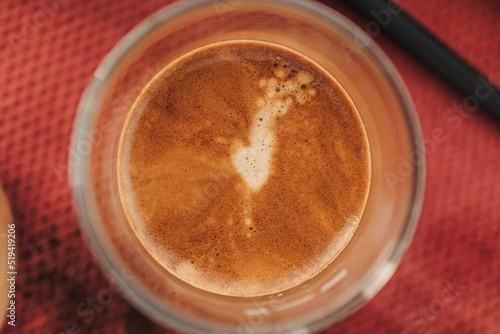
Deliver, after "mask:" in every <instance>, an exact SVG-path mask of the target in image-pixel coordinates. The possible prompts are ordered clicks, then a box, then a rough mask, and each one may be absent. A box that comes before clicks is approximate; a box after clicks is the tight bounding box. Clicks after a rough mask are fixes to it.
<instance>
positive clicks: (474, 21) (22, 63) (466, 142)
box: [0, 0, 500, 334]
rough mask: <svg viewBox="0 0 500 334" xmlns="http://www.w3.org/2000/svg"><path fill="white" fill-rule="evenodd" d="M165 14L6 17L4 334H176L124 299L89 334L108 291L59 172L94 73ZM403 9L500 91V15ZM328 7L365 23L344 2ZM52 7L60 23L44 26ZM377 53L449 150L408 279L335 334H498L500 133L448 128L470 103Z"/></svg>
mask: <svg viewBox="0 0 500 334" xmlns="http://www.w3.org/2000/svg"><path fill="white" fill-rule="evenodd" d="M170 2H171V1H165V0H151V1H142V0H110V1H105V2H104V1H98V0H91V1H78V0H58V1H55V0H3V1H2V2H1V3H0V87H1V96H0V180H1V182H2V183H3V184H4V187H5V190H6V193H7V195H8V197H9V199H10V201H11V206H12V211H13V215H14V219H15V222H16V224H17V237H18V239H17V241H18V254H17V256H18V265H19V269H18V272H19V274H18V276H17V292H18V294H17V296H16V301H17V307H18V308H17V322H16V327H15V328H13V327H10V326H7V327H5V328H4V329H3V330H2V333H60V332H63V333H64V332H65V330H66V329H67V328H66V329H65V326H66V325H67V324H68V323H71V321H75V322H76V323H77V324H78V325H79V326H80V328H81V333H113V334H119V333H132V334H133V333H169V332H168V331H166V330H164V329H162V328H160V327H159V326H157V325H155V324H154V323H152V322H151V321H150V320H148V319H147V318H146V317H145V316H143V315H141V314H140V313H139V312H137V311H135V310H134V309H133V308H132V307H130V306H129V305H128V304H127V303H126V302H125V301H124V300H123V299H122V298H121V297H119V296H118V295H114V296H113V299H112V301H111V302H110V303H109V304H108V305H106V306H105V307H103V309H102V310H101V311H100V312H96V314H95V318H94V319H93V321H92V323H91V324H90V325H88V324H86V323H85V322H82V321H81V319H80V318H79V317H78V316H77V314H76V308H77V307H78V305H79V304H80V303H82V302H85V301H86V300H87V298H88V297H91V298H95V297H96V295H97V294H98V293H99V291H101V290H102V289H105V288H108V286H109V284H108V282H107V281H106V279H105V278H104V277H103V275H102V274H101V273H100V270H99V268H98V267H97V265H96V264H95V263H94V261H93V259H92V257H91V254H90V251H89V249H88V248H87V246H86V245H85V243H84V241H83V239H82V237H81V235H80V231H79V227H78V224H77V220H76V217H75V214H74V212H73V209H72V206H71V199H70V193H69V187H68V182H67V175H66V171H65V170H63V171H62V172H61V170H60V169H58V168H54V166H60V165H61V164H65V163H66V161H67V156H68V146H69V140H70V133H71V129H72V122H73V119H74V117H75V111H76V106H77V103H78V101H79V98H80V95H81V93H82V91H83V89H84V88H85V85H86V83H87V81H88V78H89V77H90V76H91V75H92V73H93V71H94V70H95V69H96V67H97V66H98V64H99V62H100V61H101V60H102V58H103V57H104V56H105V55H106V53H107V52H108V51H109V50H110V49H111V48H112V47H113V46H114V44H115V43H116V42H118V40H119V39H120V38H121V37H123V36H124V35H125V34H126V33H127V32H128V31H129V30H130V29H131V28H132V27H134V26H135V25H136V24H137V23H139V22H140V21H142V20H143V19H144V18H145V17H146V16H148V15H149V14H151V13H153V12H154V11H156V10H157V9H159V8H161V7H162V6H164V5H166V4H167V3H170ZM326 2H327V1H325V3H326ZM402 2H403V6H404V7H405V8H407V9H408V11H409V12H410V13H411V14H413V15H414V16H415V17H416V18H418V19H419V20H420V21H421V22H422V23H423V24H425V25H426V26H427V27H429V28H430V29H431V30H432V31H433V32H434V33H436V34H437V35H438V36H439V37H441V38H442V39H443V40H445V41H446V42H447V43H448V44H449V45H451V46H452V47H453V48H454V49H455V50H457V51H458V52H459V53H461V54H462V55H463V56H464V57H465V58H466V59H467V60H469V61H470V62H471V63H473V64H474V65H475V66H476V67H477V68H479V69H480V70H481V71H482V72H483V73H485V74H486V75H488V76H489V77H490V78H491V80H493V81H494V82H496V83H497V84H498V83H499V82H500V34H499V33H498V32H499V31H500V22H499V21H498V17H500V2H498V1H494V0H445V1H444V0H443V1H415V0H403V1H402ZM327 3H329V4H330V5H331V6H332V7H334V8H336V9H338V10H339V11H341V12H343V13H344V14H346V15H347V16H349V17H351V18H352V19H353V20H354V21H355V22H357V23H359V24H362V25H364V23H365V22H366V21H364V20H363V19H362V18H360V17H358V16H357V15H355V14H354V13H352V12H351V11H350V10H349V9H347V8H345V7H344V6H343V5H341V4H339V3H338V2H335V1H328V2H327ZM55 4H58V5H57V6H56V5H55ZM43 6H47V7H48V8H49V9H48V10H51V11H52V13H53V15H50V17H48V18H47V17H46V16H44V15H42V14H39V13H40V11H41V8H42V7H43ZM30 22H31V23H30ZM35 24H36V25H35ZM376 40H377V41H378V42H379V44H380V45H381V47H382V48H383V49H384V50H385V52H386V53H387V54H388V55H389V56H390V58H391V59H392V60H393V62H394V63H395V65H396V67H397V68H398V69H399V71H400V72H401V74H402V76H403V78H404V80H405V81H406V83H407V85H408V87H409V90H410V92H411V94H412V96H413V98H414V101H415V104H416V106H417V109H418V113H419V115H420V119H421V122H422V127H423V132H424V136H425V137H426V138H431V136H432V132H433V130H435V129H443V130H444V133H445V136H446V137H445V138H446V140H445V141H444V142H443V143H440V144H437V145H436V146H435V147H433V148H432V150H429V152H428V154H427V159H428V170H427V188H426V198H425V204H424V209H423V213H422V217H421V220H420V225H419V228H418V230H417V233H416V236H415V238H414V241H413V243H412V245H411V247H410V249H409V251H408V253H407V255H406V257H405V259H404V261H403V262H402V265H401V267H400V268H399V269H398V271H397V272H396V274H395V276H394V277H393V278H392V279H391V281H390V282H389V283H388V284H387V286H386V287H385V288H384V289H383V290H382V291H381V292H380V293H379V294H378V295H377V296H376V297H375V298H374V299H373V300H372V301H370V302H369V303H368V304H366V305H365V306H364V307H362V308H361V309H360V310H359V311H358V312H357V313H355V314H354V315H353V316H351V317H350V318H348V319H347V320H346V321H344V322H342V323H341V324H339V325H337V326H336V327H333V328H331V329H330V330H328V331H327V332H326V333H329V334H333V333H349V334H351V333H352V334H354V333H383V334H386V333H396V334H413V333H454V334H455V333H458V334H460V333H464V334H465V333H466V334H472V333H478V334H488V333H499V332H500V313H499V312H500V311H499V310H500V261H499V259H500V205H499V204H500V171H499V168H498V167H499V166H500V126H499V125H498V123H497V124H495V123H493V122H492V121H491V120H490V119H489V118H488V117H485V116H484V115H482V114H481V113H480V112H475V113H472V114H471V115H470V117H468V118H459V119H460V120H461V121H460V124H457V123H450V122H446V120H445V119H444V118H443V114H445V113H446V112H447V111H448V110H449V109H453V108H454V106H455V105H460V104H462V103H463V99H464V97H463V96H461V95H460V94H458V93H456V92H455V91H454V90H453V89H452V88H450V87H449V86H448V85H447V84H446V83H444V82H443V81H442V80H441V79H440V78H438V77H437V76H436V75H434V74H433V73H431V72H430V71H429V70H427V69H426V68H424V67H423V66H422V65H421V64H420V63H419V62H418V61H417V60H415V59H414V58H412V57H411V56H410V55H409V54H407V53H406V52H404V51H402V50H401V49H400V48H399V47H398V46H397V45H396V44H394V43H393V42H392V41H390V40H389V39H388V38H387V37H385V36H383V35H381V36H377V37H376ZM450 284H452V285H453V284H455V285H457V286H458V287H457V288H456V289H455V292H456V294H455V295H454V297H455V298H452V297H453V296H450V295H444V296H443V295H442V291H443V289H444V287H446V286H447V285H450ZM68 332H71V331H68Z"/></svg>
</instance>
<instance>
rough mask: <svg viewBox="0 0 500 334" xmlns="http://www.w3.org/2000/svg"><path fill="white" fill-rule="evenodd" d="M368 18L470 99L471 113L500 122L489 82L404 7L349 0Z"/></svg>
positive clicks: (499, 98)
mask: <svg viewBox="0 0 500 334" xmlns="http://www.w3.org/2000/svg"><path fill="white" fill-rule="evenodd" d="M345 3H346V4H349V5H351V6H352V7H353V8H355V9H356V10H357V11H358V12H359V13H361V14H363V15H364V16H366V17H367V18H368V19H369V20H370V21H371V22H373V25H377V26H376V27H375V28H378V27H379V28H380V29H382V30H384V31H385V32H386V33H387V34H388V35H390V36H391V37H392V38H393V39H394V40H395V41H397V42H398V43H399V44H400V45H401V46H403V47H404V48H406V49H407V50H408V51H409V52H410V53H412V54H413V55H415V56H416V57H417V58H419V59H420V60H421V61H422V62H423V63H425V64H426V65H427V66H428V67H429V68H430V69H431V70H432V71H433V72H435V73H437V74H439V75H440V76H441V77H442V78H444V79H445V80H446V81H448V82H449V83H450V84H452V85H453V86H454V87H455V88H457V89H458V90H459V91H460V92H462V93H463V94H465V95H466V97H465V99H464V105H465V106H466V107H467V109H469V110H475V109H477V108H478V107H481V108H482V109H484V111H487V112H489V113H490V114H491V115H492V116H493V117H495V118H496V119H497V120H499V121H500V93H499V92H498V89H497V88H496V87H495V86H494V85H493V84H492V83H490V82H489V81H488V79H487V78H486V77H485V76H483V75H482V74H480V73H479V72H478V71H477V70H475V69H474V68H473V67H472V66H471V65H469V64H468V63H467V62H466V61H465V60H463V59H462V58H461V57H460V56H459V55H458V54H457V53H455V52H454V51H453V50H451V49H450V48H449V47H448V46H446V45H445V44H444V43H443V42H442V41H440V40H439V39H438V38H437V37H436V36H434V35H433V34H432V33H430V32H429V31H428V30H427V29H426V28H425V27H423V26H422V25H421V24H419V23H418V22H417V21H415V20H414V19H413V18H412V17H411V16H409V15H408V14H406V13H405V12H404V11H403V10H402V8H401V6H399V5H398V4H396V3H393V2H387V1H384V0H347V1H345Z"/></svg>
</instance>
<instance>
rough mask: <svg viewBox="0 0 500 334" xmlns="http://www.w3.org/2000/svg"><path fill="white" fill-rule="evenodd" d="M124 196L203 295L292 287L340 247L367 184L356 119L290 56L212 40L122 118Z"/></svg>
mask: <svg viewBox="0 0 500 334" xmlns="http://www.w3.org/2000/svg"><path fill="white" fill-rule="evenodd" d="M118 159H119V161H118V177H119V189H120V196H121V200H122V203H123V206H124V209H125V212H126V214H127V217H128V219H129V221H130V224H131V226H132V228H133V230H134V231H135V233H136V234H137V236H138V238H139V240H140V241H141V243H142V244H143V245H144V247H145V248H146V249H147V251H148V252H150V253H151V255H152V256H153V257H154V258H155V259H156V260H157V261H158V262H159V263H160V264H161V265H162V266H163V267H165V268H166V269H167V270H168V271H169V272H170V273H172V274H173V275H175V276H177V277H178V278H179V279H181V280H183V281H185V282H187V283H189V284H191V285H193V286H196V287H198V288H201V289H204V290H207V291H211V292H214V293H219V294H224V295H232V296H256V295H264V294H269V293H274V292H278V291H282V290H285V289H288V288H290V287H293V286H296V285H298V284H300V283H302V282H304V281H306V280H307V279H309V278H311V277H312V276H314V275H315V274H317V273H318V272H319V271H321V270H322V269H323V268H324V267H325V266H327V265H328V264H329V263H330V262H331V261H333V259H334V258H335V257H336V256H337V255H338V254H339V252H340V251H341V250H342V249H343V248H344V247H345V246H346V244H347V243H348V242H349V240H350V238H351V237H352V235H353V233H354V232H355V230H356V228H357V226H358V224H359V220H360V217H361V214H362V212H363V209H364V205H365V201H366V196H367V192H368V188H369V181H370V157H369V149H368V142H367V138H366V134H365V132H364V128H363V125H362V123H361V119H360V117H359V115H358V113H357V111H356V109H355V108H354V106H353V105H352V103H351V101H350V100H349V98H348V97H347V96H346V94H345V93H344V92H343V90H342V88H341V87H340V86H339V85H338V83H337V82H336V81H335V80H334V79H333V77H331V75H329V74H328V73H327V72H326V71H324V70H323V69H322V68H321V67H319V65H317V64H316V63H314V62H313V61H311V60H310V59H308V58H306V57H305V56H303V55H301V54H298V53H296V52H294V51H292V50H290V49H287V48H283V47H281V46H278V45H275V44H270V43H263V42H255V41H232V42H223V43H216V44H212V45H208V46H206V47H203V48H200V49H197V50H195V51H192V52H191V53H189V54H187V55H184V56H182V57H181V58H179V59H177V60H176V61H174V62H172V63H171V64H169V65H168V66H167V67H165V68H164V69H163V70H162V71H161V72H160V73H158V75H156V77H155V78H154V79H153V80H152V81H151V82H150V83H149V84H148V85H147V86H146V87H145V88H144V90H143V91H142V93H141V95H140V96H139V98H138V99H137V100H136V102H135V104H134V106H133V107H132V109H131V111H130V113H129V115H128V118H127V121H126V123H125V126H124V129H123V132H122V137H121V142H120V147H119V157H118Z"/></svg>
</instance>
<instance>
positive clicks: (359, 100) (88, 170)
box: [69, 0, 425, 334]
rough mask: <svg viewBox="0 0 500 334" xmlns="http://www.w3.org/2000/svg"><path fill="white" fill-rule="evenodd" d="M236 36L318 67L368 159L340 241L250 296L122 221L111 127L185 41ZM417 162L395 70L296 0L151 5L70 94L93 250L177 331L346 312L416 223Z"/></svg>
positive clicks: (389, 268) (321, 12)
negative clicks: (167, 255)
mask: <svg viewBox="0 0 500 334" xmlns="http://www.w3.org/2000/svg"><path fill="white" fill-rule="evenodd" d="M242 39H244V40H260V41H267V42H272V43H276V44H279V45H283V46H286V47H288V48H291V49H294V50H295V51H298V52H300V53H302V54H304V55H306V56H307V57H309V58H311V59H312V60H314V61H316V62H317V63H318V64H320V65H321V66H322V67H324V68H325V69H326V70H327V71H329V72H330V73H331V74H332V75H333V76H334V77H335V78H336V79H337V80H338V82H339V83H340V84H341V85H342V86H343V87H344V89H345V91H346V92H347V93H348V95H349V96H350V97H351V99H352V101H353V103H354V104H355V106H356V107H357V109H358V111H359V113H360V116H361V118H362V121H363V124H364V126H365V129H366V133H367V136H368V140H369V144H370V153H371V164H372V166H371V173H372V175H371V188H370V192H369V195H368V200H367V204H366V208H365V211H364V213H363V216H362V219H361V222H360V225H359V228H358V230H357V231H356V233H355V234H354V236H353V238H352V239H351V241H350V243H349V244H348V245H347V247H346V248H345V249H344V250H343V251H342V253H341V254H340V255H339V256H338V257H337V258H336V259H335V260H334V261H333V262H332V263H331V264H330V265H329V266H328V267H326V268H325V269H324V270H323V271H321V272H320V273H319V274H318V275H316V276H315V277H313V278H312V279H310V280H308V281H306V282H304V283H302V284H300V285H298V286H296V287H294V288H291V289H289V290H286V291H283V292H280V293H275V294H271V295H266V296H261V297H251V298H241V297H228V296H222V295H217V294H213V293H210V292H207V291H203V290H201V289H198V288H195V287H193V286H190V285H189V284H187V283H185V282H183V281H180V280H179V279H177V278H176V277H175V276H173V275H171V274H170V273H169V272H168V271H167V270H166V269H164V268H163V267H162V266H161V265H159V264H158V263H157V262H156V261H155V260H154V259H153V258H152V256H151V255H150V254H149V253H148V252H147V251H146V250H145V249H144V247H143V246H142V244H141V242H140V241H139V240H138V238H137V237H136V236H135V234H134V233H133V232H132V229H131V227H130V224H129V222H128V221H127V219H126V217H125V213H124V209H123V206H122V203H121V201H120V196H119V194H118V182H117V150H118V142H119V138H120V134H121V131H122V127H123V124H124V121H125V119H126V116H127V113H128V111H129V110H130V107H131V106H132V104H133V102H134V101H135V99H136V98H137V97H138V94H139V93H140V92H141V90H142V89H143V87H144V86H145V85H146V84H147V83H148V82H149V81H150V80H151V79H152V78H153V76H154V75H155V74H156V73H158V72H159V71H160V70H161V69H162V68H163V67H164V66H166V65H167V64H169V63H170V62H171V61H173V60H174V59H176V58H177V57H179V56H181V55H183V54H185V53H186V52H189V51H191V50H193V49H195V48H198V47H201V46H204V45H207V44H210V43H214V42H219V41H228V40H242ZM424 164H425V163H424V152H423V145H422V135H421V130H420V126H419V122H418V119H417V116H416V114H415V110H414V106H413V103H412V101H411V98H410V95H409V94H408V91H407V89H406V87H405V85H404V83H403V81H402V80H401V78H400V76H399V75H398V73H397V72H396V70H395V68H394V66H393V65H392V64H391V62H390V61H389V60H388V58H387V56H385V55H384V53H383V52H382V51H381V50H380V49H379V48H378V47H377V46H376V45H375V43H374V42H373V41H372V40H371V39H370V38H369V37H368V36H367V35H366V34H365V33H364V32H363V31H362V30H360V29H359V28H358V27H357V26H356V25H354V24H353V23H352V22H350V21H348V20H347V19H346V18H344V17H343V16H342V15H341V14H339V13H337V12H335V11H334V10H332V9H330V8H328V7H326V6H324V5H321V4H319V3H315V2H309V1H303V0H289V1H284V0H272V1H271V0H249V1H241V0H220V1H219V0H199V1H186V2H179V3H176V4H174V5H171V6H169V7H166V8H164V9H162V10H160V11H159V12H157V13H156V14H154V15H153V16H151V17H149V18H148V19H146V20H145V21H144V22H143V23H141V24H140V25H139V26H137V27H136V28H135V29H133V30H132V31H131V32H130V33H129V34H128V35H127V36H126V37H124V38H123V39H122V40H121V41H120V42H119V43H118V45H117V46H116V47H115V48H114V49H113V50H112V51H111V52H110V53H109V55H108V56H107V57H106V58H105V60H104V61H103V62H102V64H101V65H100V66H99V68H98V69H97V70H96V72H95V73H94V76H93V78H92V80H91V81H90V83H89V85H88V87H87V89H86V91H85V93H84V95H83V97H82V99H81V102H80V106H79V110H78V115H77V118H76V121H75V126H74V132H73V138H72V143H71V149H70V159H69V170H70V184H71V188H72V194H73V198H74V203H75V207H76V211H77V213H78V215H79V220H80V223H81V227H82V230H83V231H84V236H85V237H86V239H87V241H88V244H89V245H90V247H91V249H92V250H93V251H94V253H95V257H96V258H97V260H98V262H99V263H100V265H101V267H102V269H103V271H104V272H105V273H106V274H107V275H108V276H109V277H110V279H111V280H112V281H113V282H114V283H115V285H116V286H117V290H119V291H121V293H122V294H123V295H124V297H125V298H126V299H127V300H128V301H129V302H130V303H131V304H132V305H133V306H134V307H136V308H137V309H138V310H140V311H141V312H143V313H144V314H145V315H147V316H148V317H150V318H151V319H152V320H154V321H156V322H158V323H160V324H162V325H164V326H167V327H170V328H173V329H174V330H177V331H180V332H188V333H203V334H206V333H312V332H317V331H319V330H322V329H325V328H326V327H328V326H331V325H332V324H334V323H336V322H338V321H340V320H341V319H343V318H345V317H346V316H348V315H349V314H351V313H352V312H353V311H354V310H356V309H357V308H359V307H360V306H361V305H362V304H363V303H365V302H366V301H368V300H369V299H370V298H372V297H373V296H374V295H375V294H376V293H377V292H378V291H379V290H380V289H381V288H382V286H383V285H384V284H385V283H386V282H387V281H388V280H389V278H390V277H391V276H392V275H393V273H394V271H395V270H396V267H397V266H398V264H399V262H400V260H401V258H402V256H403V255H404V253H405V251H406V249H407V248H408V245H409V243H410V240H411V238H412V236H413V234H414V231H415V228H416V225H417V220H418V217H419V214H420V210H421V205H422V196H423V189H424V170H425V166H424ZM158 196H168V194H158Z"/></svg>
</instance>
